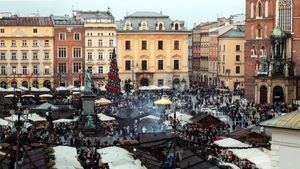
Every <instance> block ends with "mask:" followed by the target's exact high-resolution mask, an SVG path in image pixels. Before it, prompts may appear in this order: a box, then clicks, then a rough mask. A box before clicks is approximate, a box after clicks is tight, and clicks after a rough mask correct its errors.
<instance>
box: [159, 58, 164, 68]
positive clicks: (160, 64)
mask: <svg viewBox="0 0 300 169" xmlns="http://www.w3.org/2000/svg"><path fill="white" fill-rule="evenodd" d="M163 69H164V61H163V60H158V70H163Z"/></svg>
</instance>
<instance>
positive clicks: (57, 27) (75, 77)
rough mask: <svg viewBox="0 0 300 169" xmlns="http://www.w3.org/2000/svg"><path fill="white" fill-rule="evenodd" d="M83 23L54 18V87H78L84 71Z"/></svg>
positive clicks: (75, 20) (70, 18)
mask: <svg viewBox="0 0 300 169" xmlns="http://www.w3.org/2000/svg"><path fill="white" fill-rule="evenodd" d="M84 33H85V32H84V27H83V21H82V20H80V19H76V18H75V17H69V16H62V17H54V72H53V74H54V86H55V87H57V86H69V85H74V86H80V85H82V79H83V78H82V74H83V71H84V70H85V50H84V49H85V48H84V44H85V36H84Z"/></svg>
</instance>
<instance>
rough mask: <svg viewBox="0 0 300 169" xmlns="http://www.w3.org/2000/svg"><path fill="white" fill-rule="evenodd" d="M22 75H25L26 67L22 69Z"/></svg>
mask: <svg viewBox="0 0 300 169" xmlns="http://www.w3.org/2000/svg"><path fill="white" fill-rule="evenodd" d="M22 74H23V75H27V66H23V67H22Z"/></svg>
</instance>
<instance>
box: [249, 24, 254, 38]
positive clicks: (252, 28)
mask: <svg viewBox="0 0 300 169" xmlns="http://www.w3.org/2000/svg"><path fill="white" fill-rule="evenodd" d="M250 33H251V34H250V39H254V26H253V24H252V25H251V32H250Z"/></svg>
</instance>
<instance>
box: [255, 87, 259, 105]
mask: <svg viewBox="0 0 300 169" xmlns="http://www.w3.org/2000/svg"><path fill="white" fill-rule="evenodd" d="M255 103H260V90H258V86H257V84H255Z"/></svg>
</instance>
